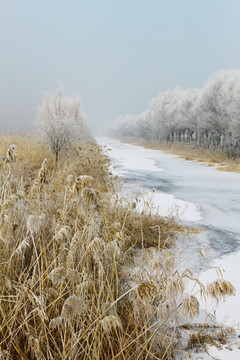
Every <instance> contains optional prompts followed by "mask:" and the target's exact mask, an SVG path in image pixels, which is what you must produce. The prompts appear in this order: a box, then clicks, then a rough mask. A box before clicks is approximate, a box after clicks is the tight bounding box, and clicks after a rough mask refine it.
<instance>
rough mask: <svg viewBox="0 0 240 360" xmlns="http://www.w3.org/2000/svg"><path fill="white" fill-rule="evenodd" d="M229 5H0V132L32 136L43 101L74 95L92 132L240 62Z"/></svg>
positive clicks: (135, 1)
mask: <svg viewBox="0 0 240 360" xmlns="http://www.w3.org/2000/svg"><path fill="white" fill-rule="evenodd" d="M239 12H240V3H239V2H238V1H237V0H236V1H234V0H229V1H227V2H226V1H218V0H211V1H208V2H204V1H199V2H197V1H195V2H193V1H191V0H183V1H181V2H180V1H178V0H173V1H169V2H164V1H159V0H152V1H146V0H131V1H128V0H121V1H118V0H111V1H109V0H92V1H82V0H78V1H73V0H70V1H69V0H62V1H59V0H52V1H47V0H42V1H30V0H21V1H18V0H8V1H1V3H0V46H1V57H0V131H3V130H10V131H19V130H20V131H27V130H29V129H32V126H33V123H34V121H35V117H36V112H37V109H38V108H39V106H40V105H41V102H42V97H43V95H44V93H45V92H46V91H48V90H54V89H55V88H56V86H57V83H58V81H61V82H62V83H63V85H64V88H65V93H66V94H67V95H70V96H73V95H75V94H78V95H79V96H80V98H81V99H82V108H83V110H84V112H86V113H87V115H88V118H89V126H90V129H91V130H92V132H93V133H98V132H101V131H103V130H104V129H105V128H106V127H107V125H108V124H109V123H110V122H111V121H113V120H115V118H117V117H118V116H120V115H124V114H126V113H133V114H135V113H141V112H142V111H143V110H144V109H145V108H146V104H147V102H148V101H149V99H151V98H153V97H154V96H156V95H157V94H158V93H159V92H161V91H164V90H166V89H168V88H174V87H175V86H177V85H179V86H181V87H183V88H189V87H190V88H195V87H201V86H203V84H204V83H205V82H206V81H207V79H208V78H209V77H210V76H211V75H212V74H213V73H214V72H216V71H219V70H221V69H230V68H238V67H239V64H240V46H239V35H240V23H239V16H238V14H239Z"/></svg>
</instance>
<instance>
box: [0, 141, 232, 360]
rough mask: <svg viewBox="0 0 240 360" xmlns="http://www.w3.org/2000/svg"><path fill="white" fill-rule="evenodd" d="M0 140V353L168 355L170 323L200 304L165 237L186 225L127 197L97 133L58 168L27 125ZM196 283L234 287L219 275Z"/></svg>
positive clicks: (174, 332)
mask: <svg viewBox="0 0 240 360" xmlns="http://www.w3.org/2000/svg"><path fill="white" fill-rule="evenodd" d="M1 140H2V141H1V146H0V152H1V154H3V158H2V162H1V167H0V207H1V213H0V284H1V287H0V323H1V327H0V357H1V358H4V359H38V360H39V359H51V360H53V359H54V360H57V359H66V360H73V359H85V360H87V359H96V360H97V359H99V360H107V359H109V360H110V359H134V360H135V359H139V360H140V359H149V360H150V359H173V358H174V351H175V349H176V348H177V347H179V346H180V345H179V344H180V341H179V331H178V329H177V326H176V325H177V324H178V323H179V322H180V319H181V318H182V316H186V317H188V318H190V319H192V318H194V317H195V316H197V315H198V312H199V303H198V300H197V299H196V297H195V296H194V295H191V294H186V292H185V281H186V279H187V280H188V281H196V279H194V277H191V276H190V275H189V272H188V271H185V272H183V273H179V272H178V271H177V270H176V267H175V257H174V253H173V252H172V251H171V249H170V248H169V247H170V245H171V244H172V242H173V241H174V240H175V239H176V237H177V234H178V233H179V232H181V233H183V231H184V229H183V228H182V227H181V226H179V225H178V224H177V223H175V221H174V220H173V219H162V218H159V217H158V216H153V217H151V216H150V215H149V214H147V213H145V212H144V211H143V212H142V213H138V212H137V211H136V210H135V209H134V206H133V204H132V203H131V202H129V204H126V203H124V204H123V202H122V200H121V199H119V197H118V195H116V188H115V178H114V177H113V176H111V175H109V165H110V164H109V159H108V158H107V156H106V155H105V153H104V149H102V148H100V147H99V146H98V145H96V144H95V143H94V142H91V143H81V144H79V146H78V147H77V148H75V149H73V150H72V151H70V152H68V154H67V155H66V156H65V157H63V158H62V159H60V160H59V166H58V168H57V169H55V168H54V159H53V156H52V155H51V153H50V151H49V150H48V148H47V146H46V145H45V144H44V143H41V142H39V141H38V140H37V139H36V138H35V137H34V136H27V135H24V136H11V137H4V138H2V139H1ZM11 144H14V145H15V147H13V146H12V145H11ZM10 145H11V146H10ZM9 149H10V150H9ZM5 154H7V155H6V159H9V161H5V158H4V157H5ZM16 154H17V156H16ZM160 235H161V236H160ZM201 292H202V293H203V294H205V295H207V294H208V293H209V295H212V296H214V297H216V296H218V294H219V295H220V297H222V295H223V292H224V294H225V295H227V294H230V293H231V294H232V293H233V292H234V290H233V288H232V287H231V286H230V284H229V283H225V285H224V282H223V280H222V281H221V282H218V283H215V284H212V285H210V287H209V288H208V292H207V291H206V290H205V289H204V288H203V287H201ZM189 341H191V343H193V342H194V341H193V339H192V340H191V339H190V340H189ZM189 344H190V343H189ZM189 346H190V345H189Z"/></svg>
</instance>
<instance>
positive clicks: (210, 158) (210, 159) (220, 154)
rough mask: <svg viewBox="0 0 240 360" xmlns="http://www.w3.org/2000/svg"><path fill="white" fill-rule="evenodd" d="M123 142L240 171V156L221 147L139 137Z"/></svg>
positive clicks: (228, 169) (221, 169) (124, 139)
mask: <svg viewBox="0 0 240 360" xmlns="http://www.w3.org/2000/svg"><path fill="white" fill-rule="evenodd" d="M122 140H123V142H127V143H131V144H134V145H139V146H143V147H145V148H148V149H155V150H162V151H165V152H166V153H169V154H174V155H178V156H179V157H180V158H183V159H186V160H189V161H198V162H201V163H205V164H206V165H207V166H216V167H217V170H220V171H230V172H236V173H239V172H240V158H239V157H238V156H232V157H231V156H229V155H228V153H227V152H226V151H225V150H221V148H220V147H218V148H214V147H212V148H211V147H209V148H205V147H201V146H198V145H196V144H194V143H183V142H181V143H166V142H161V143H160V142H157V141H152V142H147V141H145V140H143V139H138V138H125V137H124V138H123V139H122Z"/></svg>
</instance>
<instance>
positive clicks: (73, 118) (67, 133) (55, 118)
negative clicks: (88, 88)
mask: <svg viewBox="0 0 240 360" xmlns="http://www.w3.org/2000/svg"><path fill="white" fill-rule="evenodd" d="M36 125H37V127H38V129H39V130H40V131H41V132H42V133H43V134H44V135H45V137H46V139H47V141H48V142H49V145H50V147H51V150H52V152H53V153H54V155H55V162H56V164H57V162H58V159H59V154H60V152H62V151H63V150H67V149H69V148H70V147H72V146H73V145H74V144H75V143H76V141H77V140H79V139H81V138H84V137H89V132H88V129H87V117H86V115H85V114H84V113H83V111H82V109H81V106H80V100H79V98H77V97H76V98H69V97H67V96H65V95H64V93H63V88H62V86H58V88H57V90H56V91H54V92H47V93H46V94H45V95H44V97H43V102H42V105H41V107H40V108H39V110H38V113H37V121H36Z"/></svg>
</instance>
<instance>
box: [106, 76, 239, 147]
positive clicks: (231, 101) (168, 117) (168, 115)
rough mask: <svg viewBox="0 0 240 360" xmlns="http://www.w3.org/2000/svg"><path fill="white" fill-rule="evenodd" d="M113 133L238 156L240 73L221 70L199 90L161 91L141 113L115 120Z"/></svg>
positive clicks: (178, 88) (176, 89)
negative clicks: (210, 149)
mask: <svg viewBox="0 0 240 360" xmlns="http://www.w3.org/2000/svg"><path fill="white" fill-rule="evenodd" d="M112 132H113V135H115V136H133V137H139V138H143V139H145V140H147V141H159V142H162V141H164V142H170V143H173V142H193V143H196V144H198V145H202V146H206V147H211V146H212V147H217V146H220V147H222V148H224V147H225V148H226V149H227V150H228V151H231V152H234V153H235V152H237V153H239V152H240V71H239V70H228V71H221V72H219V73H217V74H215V75H214V76H213V77H212V78H211V79H210V80H209V81H208V82H207V84H206V85H205V86H204V87H203V88H201V89H187V90H183V89H181V88H180V87H177V88H175V89H173V90H167V91H165V92H162V93H160V94H159V95H158V96H156V97H155V98H153V99H152V100H151V101H150V102H149V103H148V106H147V109H146V110H145V111H144V112H143V113H141V114H139V115H125V116H121V117H119V118H118V119H116V120H115V122H114V124H113V126H112Z"/></svg>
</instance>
